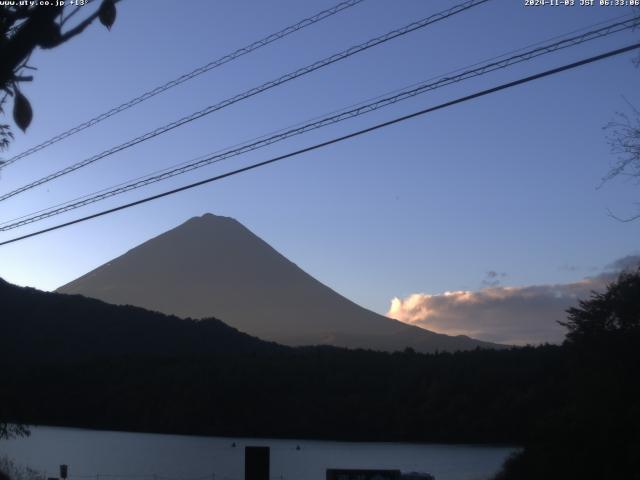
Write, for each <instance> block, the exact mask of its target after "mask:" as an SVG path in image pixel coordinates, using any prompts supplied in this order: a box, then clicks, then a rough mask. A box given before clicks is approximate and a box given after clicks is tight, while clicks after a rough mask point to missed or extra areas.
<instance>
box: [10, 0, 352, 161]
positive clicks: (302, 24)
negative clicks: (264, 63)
mask: <svg viewBox="0 0 640 480" xmlns="http://www.w3.org/2000/svg"><path fill="white" fill-rule="evenodd" d="M363 1H364V0H346V1H344V2H341V3H339V4H337V5H335V6H334V7H331V8H329V9H327V10H323V11H321V12H318V13H316V14H315V15H312V16H311V17H308V18H305V19H303V20H301V21H299V22H298V23H295V24H293V25H290V26H288V27H286V28H284V29H282V30H280V31H279V32H276V33H272V34H271V35H268V36H266V37H264V38H262V39H260V40H257V41H255V42H253V43H251V44H249V45H247V46H246V47H242V48H239V49H237V50H236V51H234V52H232V53H228V54H226V55H224V56H222V57H220V58H218V59H217V60H214V61H212V62H209V63H207V64H206V65H202V66H200V67H198V68H196V69H194V70H192V71H191V72H189V73H186V74H184V75H181V76H179V77H178V78H175V79H173V80H170V81H168V82H166V83H165V84H163V85H160V86H158V87H156V88H154V89H152V90H149V91H147V92H144V93H143V94H141V95H139V96H137V97H135V98H132V99H131V100H129V101H128V102H125V103H123V104H121V105H118V106H117V107H114V108H112V109H111V110H109V111H107V112H104V113H101V114H100V115H98V116H96V117H94V118H92V119H90V120H87V121H86V122H83V123H81V124H79V125H76V126H75V127H72V128H70V129H68V130H65V131H64V132H62V133H59V134H58V135H56V136H54V137H51V138H50V139H48V140H45V141H44V142H42V143H40V144H38V145H36V146H34V147H31V148H29V149H28V150H25V151H24V152H22V153H19V154H18V155H15V156H14V157H11V158H10V159H8V160H6V161H5V162H4V165H3V166H2V167H3V168H4V167H6V166H8V165H10V164H12V163H14V162H17V161H18V160H20V159H22V158H25V157H28V156H29V155H32V154H33V153H36V152H38V151H40V150H42V149H43V148H46V147H48V146H50V145H53V144H54V143H57V142H59V141H61V140H64V139H65V138H67V137H70V136H71V135H74V134H76V133H78V132H81V131H82V130H85V129H87V128H89V127H93V126H94V125H97V124H98V123H100V122H102V121H103V120H106V119H107V118H109V117H113V116H114V115H117V114H118V113H120V112H123V111H125V110H128V109H129V108H131V107H134V106H135V105H137V104H139V103H142V102H144V101H145V100H148V99H150V98H151V97H155V96H156V95H159V94H160V93H163V92H166V91H167V90H169V89H171V88H173V87H177V86H178V85H180V84H182V83H184V82H187V81H189V80H191V79H193V78H195V77H197V76H199V75H202V74H203V73H206V72H208V71H209V70H213V69H214V68H217V67H220V66H222V65H224V64H225V63H228V62H231V61H232V60H235V59H237V58H240V57H242V56H244V55H246V54H248V53H251V52H253V51H255V50H258V49H259V48H262V47H264V46H266V45H269V44H270V43H273V42H275V41H277V40H280V39H282V38H284V37H286V36H288V35H290V34H292V33H295V32H297V31H298V30H301V29H303V28H306V27H308V26H311V25H313V24H315V23H318V22H320V21H321V20H324V19H326V18H328V17H331V16H332V15H335V14H336V13H339V12H341V11H343V10H346V9H348V8H350V7H353V6H355V5H358V4H359V3H362V2H363Z"/></svg>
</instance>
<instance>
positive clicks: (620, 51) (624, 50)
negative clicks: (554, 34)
mask: <svg viewBox="0 0 640 480" xmlns="http://www.w3.org/2000/svg"><path fill="white" fill-rule="evenodd" d="M639 48H640V43H636V44H633V45H629V46H627V47H623V48H619V49H617V50H612V51H609V52H605V53H603V54H601V55H596V56H595V57H591V58H586V59H584V60H580V61H578V62H574V63H571V64H568V65H563V66H561V67H558V68H554V69H551V70H547V71H545V72H541V73H537V74H535V75H531V76H528V77H525V78H521V79H519V80H516V81H513V82H509V83H506V84H503V85H499V86H497V87H493V88H490V89H488V90H483V91H480V92H476V93H474V94H472V95H467V96H466V97H462V98H458V99H455V100H452V101H449V102H446V103H443V104H440V105H437V106H435V107H430V108H426V109H423V110H420V111H418V112H414V113H412V114H409V115H405V116H403V117H399V118H395V119H393V120H389V121H387V122H384V123H380V124H377V125H374V126H372V127H369V128H365V129H364V130H359V131H357V132H353V133H350V134H348V135H344V136H341V137H338V138H334V139H331V140H328V141H326V142H322V143H319V144H316V145H313V146H311V147H307V148H303V149H301V150H297V151H295V152H292V153H288V154H286V155H281V156H279V157H275V158H271V159H269V160H265V161H263V162H259V163H255V164H253V165H249V166H247V167H243V168H240V169H237V170H233V171H231V172H227V173H224V174H222V175H216V176H215V177H211V178H207V179H205V180H200V181H199V182H196V183H192V184H189V185H186V186H184V187H180V188H176V189H174V190H169V191H167V192H163V193H160V194H158V195H153V196H151V197H146V198H143V199H141V200H137V201H135V202H131V203H128V204H126V205H121V206H119V207H116V208H111V209H109V210H104V211H102V212H99V213H95V214H93V215H89V216H87V217H83V218H79V219H76V220H72V221H70V222H66V223H62V224H59V225H55V226H53V227H49V228H46V229H43V230H39V231H37V232H33V233H29V234H27V235H22V236H20V237H16V238H12V239H10V240H5V241H3V242H0V246H3V245H8V244H10V243H15V242H19V241H21V240H26V239H27V238H31V237H35V236H38V235H42V234H44V233H48V232H52V231H54V230H58V229H60V228H64V227H68V226H71V225H75V224H77V223H81V222H85V221H87V220H92V219H94V218H98V217H101V216H104V215H108V214H111V213H115V212H118V211H121V210H125V209H128V208H132V207H135V206H137V205H141V204H143V203H147V202H151V201H153V200H158V199H160V198H163V197H167V196H169V195H174V194H176V193H179V192H183V191H185V190H189V189H192V188H195V187H199V186H201V185H206V184H208V183H212V182H215V181H218V180H222V179H224V178H227V177H231V176H234V175H238V174H240V173H244V172H248V171H250V170H254V169H256V168H259V167H264V166H267V165H270V164H272V163H275V162H279V161H281V160H285V159H287V158H291V157H295V156H298V155H301V154H303V153H307V152H311V151H313V150H317V149H319V148H324V147H327V146H329V145H333V144H335V143H339V142H343V141H345V140H349V139H351V138H354V137H358V136H360V135H364V134H366V133H370V132H373V131H376V130H379V129H381V128H386V127H389V126H391V125H395V124H396V123H400V122H404V121H406V120H410V119H412V118H415V117H419V116H422V115H425V114H427V113H431V112H435V111H437V110H441V109H443V108H448V107H452V106H454V105H457V104H459V103H463V102H467V101H469V100H474V99H476V98H480V97H484V96H486V95H490V94H493V93H496V92H499V91H501V90H505V89H507V88H512V87H515V86H518V85H522V84H525V83H529V82H532V81H534V80H539V79H541V78H544V77H548V76H551V75H556V74H558V73H561V72H564V71H567V70H571V69H574V68H577V67H581V66H584V65H588V64H590V63H594V62H598V61H601V60H604V59H607V58H609V57H613V56H616V55H620V54H623V53H627V52H630V51H633V50H637V49H639Z"/></svg>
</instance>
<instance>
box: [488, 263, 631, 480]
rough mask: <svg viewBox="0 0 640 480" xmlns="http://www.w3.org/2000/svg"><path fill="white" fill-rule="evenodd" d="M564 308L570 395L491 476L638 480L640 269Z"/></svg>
mask: <svg viewBox="0 0 640 480" xmlns="http://www.w3.org/2000/svg"><path fill="white" fill-rule="evenodd" d="M567 313H568V319H567V321H566V322H565V323H563V325H565V326H566V327H567V329H568V333H567V338H566V341H565V343H564V345H563V350H564V351H565V361H566V363H565V367H566V377H565V380H564V382H565V387H566V389H567V390H566V391H567V396H566V398H564V399H563V400H562V401H561V403H560V405H559V408H557V409H556V410H555V412H554V413H553V415H551V416H547V417H546V418H541V419H539V423H538V425H537V427H536V428H534V430H532V431H531V432H530V440H529V441H528V442H526V447H525V449H524V450H523V451H522V452H520V453H518V454H516V455H514V456H513V457H512V458H511V459H509V460H508V461H507V462H506V464H505V466H504V469H503V471H502V472H501V473H500V474H499V475H498V476H497V477H496V480H511V479H518V480H528V479H539V478H545V479H563V480H567V479H574V478H575V479H585V478H594V479H595V478H597V479H604V480H607V479H612V480H613V479H621V478H624V479H632V480H633V479H636V480H637V479H640V415H639V413H640V410H639V407H638V406H639V405H640V404H639V403H638V398H640V382H638V370H639V368H640V269H639V270H636V271H632V272H625V273H622V274H621V275H620V276H619V278H618V279H617V281H615V282H613V283H612V284H610V285H609V286H608V288H607V291H606V292H605V293H602V294H600V293H593V294H592V296H591V298H589V299H587V300H584V301H581V302H580V305H579V307H575V308H571V309H569V310H568V311H567Z"/></svg>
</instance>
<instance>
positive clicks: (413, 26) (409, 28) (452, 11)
mask: <svg viewBox="0 0 640 480" xmlns="http://www.w3.org/2000/svg"><path fill="white" fill-rule="evenodd" d="M488 1H489V0H468V1H466V2H463V3H461V4H458V5H455V6H453V7H451V8H449V9H446V10H444V11H442V12H439V13H436V14H434V15H431V16H429V17H426V18H423V19H422V20H418V21H417V22H413V23H410V24H408V25H406V26H404V27H402V28H399V29H396V30H392V31H390V32H388V33H386V34H384V35H381V36H379V37H376V38H373V39H371V40H369V41H367V42H365V43H361V44H359V45H355V46H353V47H351V48H348V49H347V50H344V51H342V52H340V53H336V54H334V55H331V56H330V57H326V58H324V59H323V60H319V61H317V62H315V63H312V64H311V65H308V66H306V67H303V68H300V69H298V70H296V71H294V72H292V73H288V74H286V75H283V76H281V77H279V78H277V79H275V80H271V81H269V82H266V83H263V84H262V85H260V86H258V87H254V88H252V89H250V90H247V91H246V92H244V93H241V94H238V95H236V96H234V97H231V98H228V99H226V100H223V101H222V102H220V103H217V104H215V105H211V106H209V107H207V108H205V109H203V110H200V111H198V112H195V113H192V114H191V115H188V116H186V117H183V118H181V119H179V120H176V121H175V122H172V123H169V124H167V125H164V126H162V127H159V128H157V129H155V130H152V131H150V132H147V133H145V134H144V135H141V136H139V137H136V138H134V139H132V140H129V141H128V142H125V143H123V144H120V145H118V146H115V147H112V148H110V149H108V150H105V151H103V152H102V153H99V154H97V155H94V156H93V157H90V158H87V159H85V160H82V161H80V162H78V163H75V164H73V165H70V166H68V167H66V168H64V169H62V170H58V171H57V172H54V173H52V174H50V175H47V176H46V177H42V178H40V179H38V180H36V181H34V182H31V183H29V184H27V185H24V186H22V187H20V188H17V189H16V190H13V191H11V192H8V193H5V194H3V195H0V201H3V200H7V199H8V198H11V197H13V196H15V195H18V194H20V193H22V192H24V191H26V190H30V189H32V188H34V187H37V186H39V185H42V184H44V183H47V182H50V181H51V180H54V179H56V178H58V177H61V176H63V175H67V174H69V173H71V172H74V171H76V170H78V169H80V168H82V167H85V166H87V165H90V164H92V163H94V162H97V161H98V160H100V159H102V158H105V157H108V156H109V155H113V154H114V153H117V152H120V151H122V150H125V149H127V148H130V147H132V146H134V145H137V144H138V143H141V142H144V141H146V140H149V139H152V138H154V137H157V136H158V135H161V134H163V133H166V132H168V131H170V130H173V129H174V128H177V127H179V126H181V125H184V124H186V123H189V122H192V121H194V120H197V119H199V118H201V117H204V116H205V115H209V114H210V113H213V112H215V111H217V110H221V109H223V108H225V107H228V106H229V105H232V104H234V103H236V102H239V101H241V100H244V99H246V98H249V97H252V96H254V95H257V94H259V93H262V92H264V91H266V90H269V89H271V88H273V87H276V86H278V85H281V84H283V83H286V82H288V81H290V80H293V79H295V78H298V77H301V76H303V75H307V74H309V73H311V72H313V71H315V70H318V69H320V68H323V67H326V66H327V65H331V64H333V63H335V62H338V61H340V60H343V59H345V58H349V57H351V56H352V55H355V54H357V53H360V52H362V51H364V50H368V49H369V48H372V47H374V46H376V45H380V44H382V43H385V42H388V41H390V40H392V39H394V38H397V37H400V36H402V35H406V34H408V33H410V32H413V31H415V30H418V29H420V28H424V27H426V26H427V25H431V24H433V23H435V22H438V21H440V20H444V19H446V18H449V17H451V16H453V15H456V14H458V13H461V12H463V11H465V10H468V9H470V8H472V7H475V6H477V5H480V4H483V3H486V2H488Z"/></svg>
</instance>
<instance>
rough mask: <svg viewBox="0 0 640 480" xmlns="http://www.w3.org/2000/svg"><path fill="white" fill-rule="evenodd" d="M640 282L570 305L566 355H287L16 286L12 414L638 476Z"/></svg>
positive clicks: (187, 325) (7, 370)
mask: <svg viewBox="0 0 640 480" xmlns="http://www.w3.org/2000/svg"><path fill="white" fill-rule="evenodd" d="M638 277H640V273H638V272H636V273H634V274H624V275H623V276H621V277H620V279H619V281H618V282H616V283H614V284H613V285H611V286H610V288H609V289H608V291H607V292H606V293H605V294H594V295H593V297H592V298H591V299H590V300H587V301H584V302H581V303H580V306H579V308H574V309H571V310H570V311H569V317H568V321H567V327H568V328H569V333H570V335H569V337H568V340H567V341H566V342H565V344H564V345H562V346H551V345H546V346H540V347H525V348H517V349H510V350H499V351H497V350H476V351H471V352H458V353H454V354H451V353H439V354H431V355H423V354H418V353H416V352H413V351H411V350H410V349H407V350H406V351H404V352H396V353H383V352H373V351H365V350H346V349H339V348H333V347H305V348H287V347H282V346H279V345H276V344H272V343H267V342H262V341H260V340H258V339H255V338H253V337H249V336H247V335H244V334H242V333H240V332H237V331H236V330H234V329H231V328H229V327H227V326H226V325H224V324H223V323H222V322H219V321H217V320H206V321H193V320H180V319H177V318H175V317H168V316H165V315H162V314H158V313H153V312H148V311H145V310H142V309H138V308H134V307H116V306H112V305H108V304H105V303H102V302H100V301H97V300H90V299H86V298H83V297H80V296H67V295H60V294H53V293H43V292H39V291H36V290H33V289H23V288H18V287H15V286H12V285H9V284H6V283H3V284H0V301H1V302H2V304H3V307H4V309H3V316H2V319H1V321H0V338H2V341H3V349H2V351H0V368H1V369H2V370H1V371H2V372H3V373H4V378H3V381H2V383H0V398H2V404H1V406H0V408H2V412H0V418H5V419H7V420H11V421H15V422H18V423H35V424H54V425H73V426H85V427H92V428H109V429H122V430H134V431H136V430H137V431H151V432H170V433H188V434H212V435H230V436H268V437H308V438H309V437H311V438H327V439H351V440H404V441H433V442H478V443H511V444H521V445H525V448H524V449H523V451H522V452H520V453H519V454H517V455H515V456H513V457H512V458H511V459H510V460H509V461H508V462H507V463H506V465H505V468H504V470H503V471H502V472H501V473H500V474H499V476H498V477H497V478H498V479H500V480H510V479H515V478H517V479H520V480H526V479H529V478H532V479H533V478H536V479H540V478H545V479H547V478H549V479H555V478H562V479H572V478H576V479H577V478H580V479H589V478H598V479H618V478H624V479H637V478H640V477H639V476H638V472H640V464H639V462H638V459H639V458H640V402H638V398H640V382H638V381H637V376H638V367H640V348H639V347H640V329H639V328H638V323H639V322H638V312H639V310H638V299H639V298H640V282H639V281H638Z"/></svg>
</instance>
